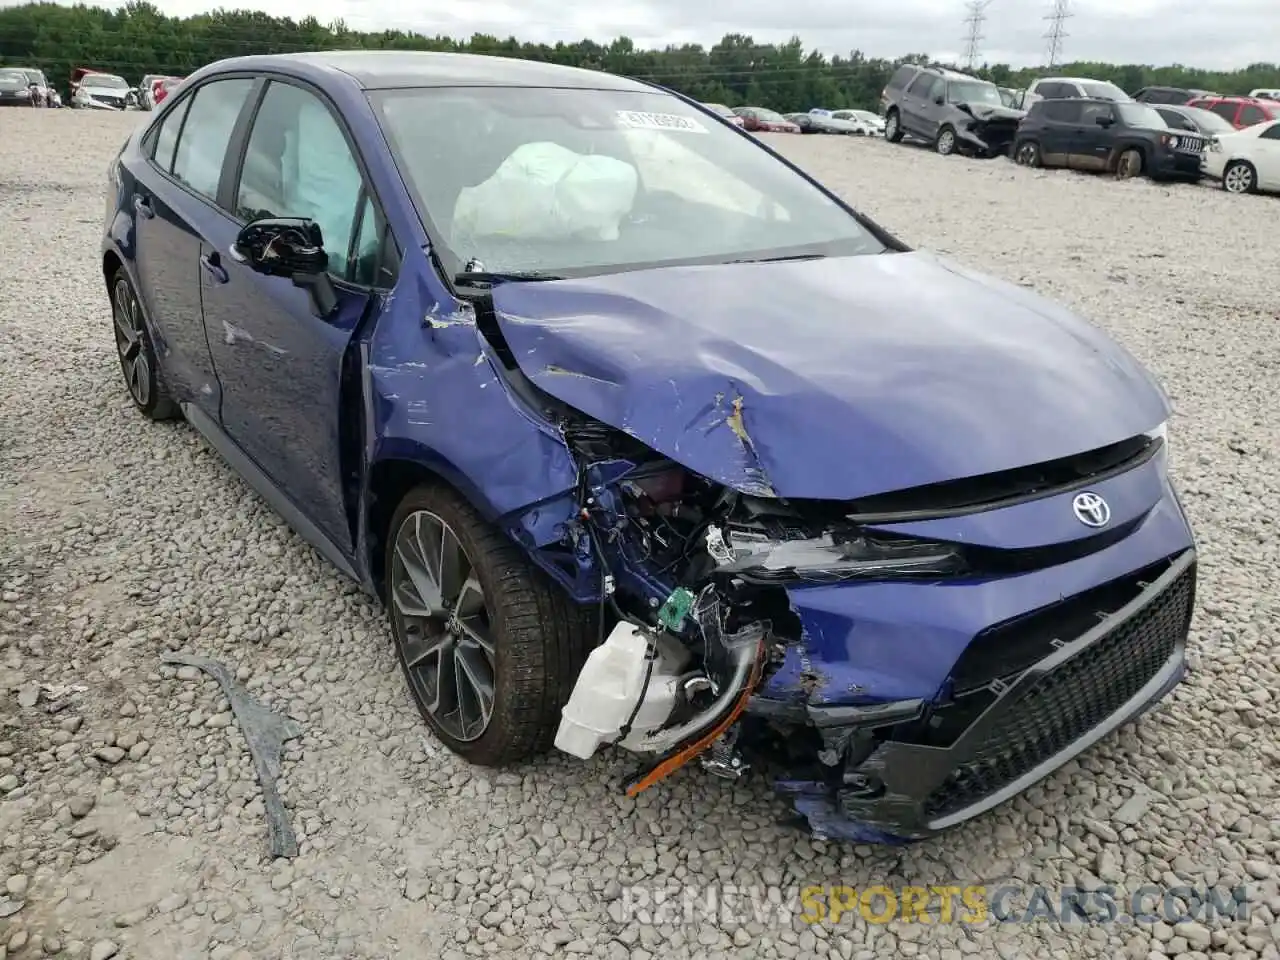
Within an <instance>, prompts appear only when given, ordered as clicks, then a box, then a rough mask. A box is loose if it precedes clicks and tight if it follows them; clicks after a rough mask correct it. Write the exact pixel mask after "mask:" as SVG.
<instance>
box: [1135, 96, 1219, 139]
mask: <svg viewBox="0 0 1280 960" xmlns="http://www.w3.org/2000/svg"><path fill="white" fill-rule="evenodd" d="M1149 106H1150V107H1151V108H1152V109H1153V110H1155V112H1156V113H1158V114H1160V116H1161V117H1162V118H1164V122H1165V123H1167V124H1168V125H1169V129H1170V130H1185V131H1187V132H1189V133H1202V134H1204V135H1205V136H1206V137H1215V136H1220V135H1221V134H1224V133H1234V132H1235V129H1236V128H1235V127H1234V126H1232V125H1231V124H1230V123H1228V122H1227V121H1226V120H1224V119H1223V118H1222V117H1220V116H1218V114H1216V113H1214V112H1213V111H1212V110H1201V109H1200V108H1199V107H1180V106H1176V105H1174V104H1171V103H1158V104H1157V103H1153V104H1149Z"/></svg>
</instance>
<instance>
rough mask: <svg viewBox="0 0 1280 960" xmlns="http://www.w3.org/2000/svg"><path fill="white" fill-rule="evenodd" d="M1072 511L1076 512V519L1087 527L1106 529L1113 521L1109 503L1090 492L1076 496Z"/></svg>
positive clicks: (1072, 502) (1072, 503)
mask: <svg viewBox="0 0 1280 960" xmlns="http://www.w3.org/2000/svg"><path fill="white" fill-rule="evenodd" d="M1071 509H1072V510H1073V511H1075V515H1076V519H1077V520H1079V521H1080V522H1081V523H1083V524H1084V525H1085V526H1086V527H1105V526H1106V525H1107V521H1108V520H1110V519H1111V507H1109V506H1108V505H1107V501H1105V500H1103V499H1102V498H1101V497H1100V496H1098V495H1097V494H1096V493H1093V492H1091V491H1088V490H1086V491H1085V492H1084V493H1077V494H1076V498H1075V499H1074V500H1072V501H1071Z"/></svg>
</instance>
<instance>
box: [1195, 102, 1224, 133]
mask: <svg viewBox="0 0 1280 960" xmlns="http://www.w3.org/2000/svg"><path fill="white" fill-rule="evenodd" d="M1184 110H1185V111H1186V115H1187V116H1188V117H1190V118H1191V122H1192V123H1194V124H1195V125H1196V126H1197V127H1199V128H1200V129H1201V130H1202V131H1203V132H1205V133H1235V132H1236V128H1235V126H1234V124H1232V123H1230V122H1229V121H1228V120H1226V119H1224V118H1223V117H1220V116H1218V115H1217V114H1216V113H1214V112H1213V111H1212V110H1201V109H1200V108H1199V107H1185V108H1184Z"/></svg>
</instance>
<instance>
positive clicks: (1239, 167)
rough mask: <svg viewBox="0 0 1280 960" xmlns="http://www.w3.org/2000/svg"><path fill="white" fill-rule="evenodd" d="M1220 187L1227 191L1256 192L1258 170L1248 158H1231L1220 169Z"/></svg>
mask: <svg viewBox="0 0 1280 960" xmlns="http://www.w3.org/2000/svg"><path fill="white" fill-rule="evenodd" d="M1222 189H1223V190H1225V191H1227V193H1257V192H1258V171H1257V170H1255V169H1254V166H1253V164H1252V163H1250V162H1249V161H1248V160H1232V161H1231V162H1230V163H1228V164H1227V165H1226V167H1225V168H1224V169H1223V171H1222Z"/></svg>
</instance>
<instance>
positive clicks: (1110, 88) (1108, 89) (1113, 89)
mask: <svg viewBox="0 0 1280 960" xmlns="http://www.w3.org/2000/svg"><path fill="white" fill-rule="evenodd" d="M1080 86H1081V87H1082V88H1084V95H1085V96H1086V97H1095V98H1096V99H1098V100H1132V99H1133V98H1132V97H1130V96H1129V95H1128V94H1127V93H1125V92H1124V91H1123V90H1121V89H1120V88H1119V87H1117V86H1116V85H1115V84H1114V83H1107V82H1106V81H1105V80H1082V81H1080Z"/></svg>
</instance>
